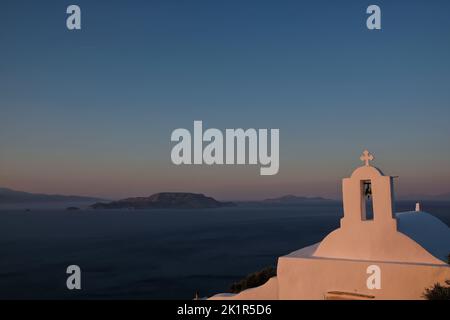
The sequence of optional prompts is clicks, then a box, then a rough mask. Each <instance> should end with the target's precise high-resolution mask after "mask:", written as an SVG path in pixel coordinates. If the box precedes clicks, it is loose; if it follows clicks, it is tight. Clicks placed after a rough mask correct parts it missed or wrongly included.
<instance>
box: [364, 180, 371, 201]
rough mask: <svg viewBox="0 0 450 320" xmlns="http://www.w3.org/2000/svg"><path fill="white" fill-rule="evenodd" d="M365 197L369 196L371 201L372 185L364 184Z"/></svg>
mask: <svg viewBox="0 0 450 320" xmlns="http://www.w3.org/2000/svg"><path fill="white" fill-rule="evenodd" d="M364 187H365V188H364V196H367V199H370V196H371V195H372V185H371V183H370V182H369V183H364Z"/></svg>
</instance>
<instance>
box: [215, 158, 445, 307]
mask: <svg viewBox="0 0 450 320" xmlns="http://www.w3.org/2000/svg"><path fill="white" fill-rule="evenodd" d="M361 160H362V161H363V162H364V165H363V166H361V167H359V168H357V169H356V170H355V171H354V172H353V173H352V175H351V176H350V178H345V179H343V181H342V187H343V204H344V217H343V218H342V219H341V224H340V228H338V229H336V230H334V231H333V232H331V233H330V234H328V235H327V236H326V237H325V238H324V239H323V240H322V241H321V242H319V243H316V244H314V245H312V246H309V247H306V248H303V249H300V250H297V251H294V252H292V253H290V254H288V255H286V256H282V257H280V258H279V259H278V266H277V276H276V277H273V278H271V279H270V280H269V281H268V282H266V283H265V284H264V285H262V286H260V287H256V288H252V289H248V290H245V291H242V292H241V293H239V294H227V293H223V294H217V295H215V296H213V297H211V298H210V299H256V300H258V299H271V300H272V299H273V300H275V299H330V300H331V299H333V300H342V299H358V300H360V299H368V300H370V299H423V293H424V290H425V288H428V287H430V286H432V285H434V284H435V283H437V282H439V283H441V284H444V283H445V280H448V279H450V266H449V265H448V264H447V259H448V255H449V253H450V229H449V228H448V227H447V225H446V224H444V223H443V222H441V221H440V220H439V219H437V218H435V217H434V216H432V215H430V214H428V213H426V212H423V211H421V210H420V206H419V205H417V206H416V210H415V211H410V212H400V213H395V210H394V190H393V180H394V177H392V176H386V175H384V174H383V173H382V172H381V171H380V170H379V169H377V168H375V167H373V166H371V165H370V161H372V160H373V156H372V155H371V154H370V153H369V152H368V151H364V153H363V155H362V156H361ZM367 190H370V193H371V196H372V203H373V217H372V216H369V215H367V214H366V213H367V212H366V200H365V197H366V194H367Z"/></svg>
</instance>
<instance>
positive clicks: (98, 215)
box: [0, 202, 450, 299]
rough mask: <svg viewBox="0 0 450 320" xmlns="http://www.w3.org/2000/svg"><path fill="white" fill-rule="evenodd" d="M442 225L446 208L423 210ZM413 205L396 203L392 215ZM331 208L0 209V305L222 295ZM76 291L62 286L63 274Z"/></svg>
mask: <svg viewBox="0 0 450 320" xmlns="http://www.w3.org/2000/svg"><path fill="white" fill-rule="evenodd" d="M422 207H423V209H424V210H425V211H428V212H430V213H432V214H434V215H435V216H437V217H438V218H440V219H441V220H443V221H444V222H445V223H447V224H448V225H449V224H450V203H423V205H422ZM413 208H414V204H413V203H405V202H403V203H400V204H399V205H398V209H399V211H404V210H411V209H413ZM341 215H342V209H341V205H340V204H338V203H331V204H321V205H313V206H311V205H309V206H296V207H284V208H239V207H237V208H223V209H212V210H209V209H204V210H144V211H79V212H68V211H55V210H47V211H45V210H38V211H31V212H24V211H0V299H17V298H27V299H28V298H34V299H48V298H58V299H71V298H89V299H92V298H94V299H95V298H98V299H104V298H114V299H115V298H118V299H164V298H165V299H175V298H181V299H184V298H186V299H191V298H193V297H194V295H195V292H196V291H198V292H199V293H200V295H201V296H209V295H212V294H214V293H219V292H225V291H227V290H228V288H229V287H230V285H231V284H232V283H233V282H234V281H237V280H239V279H241V278H242V277H244V276H245V275H247V274H248V273H251V272H254V271H257V270H260V269H262V268H264V267H266V266H269V265H276V261H277V257H279V256H280V255H284V254H287V253H289V252H291V251H294V250H297V249H299V248H302V247H304V246H307V245H310V244H313V243H316V242H318V241H320V240H321V239H322V238H323V237H324V236H326V235H327V234H328V233H329V232H330V231H332V230H333V229H335V228H337V227H338V226H339V219H340V218H341ZM71 264H76V265H79V266H80V267H81V269H82V290H81V291H69V290H67V289H66V286H65V283H66V277H67V275H66V273H65V272H66V268H67V266H68V265H71Z"/></svg>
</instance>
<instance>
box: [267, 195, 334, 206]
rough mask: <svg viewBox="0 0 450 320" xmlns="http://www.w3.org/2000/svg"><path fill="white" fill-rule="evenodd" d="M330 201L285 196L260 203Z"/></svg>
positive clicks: (320, 198)
mask: <svg viewBox="0 0 450 320" xmlns="http://www.w3.org/2000/svg"><path fill="white" fill-rule="evenodd" d="M322 201H332V200H330V199H325V198H322V197H298V196H294V195H291V194H290V195H286V196H282V197H279V198H273V199H265V200H263V201H262V202H263V203H266V204H301V203H305V202H322Z"/></svg>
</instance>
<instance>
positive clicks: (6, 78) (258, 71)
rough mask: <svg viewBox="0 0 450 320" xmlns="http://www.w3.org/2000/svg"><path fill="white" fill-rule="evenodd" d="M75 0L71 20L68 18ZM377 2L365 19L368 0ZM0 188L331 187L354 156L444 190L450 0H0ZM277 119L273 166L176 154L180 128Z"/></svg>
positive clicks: (449, 171) (449, 170)
mask: <svg viewBox="0 0 450 320" xmlns="http://www.w3.org/2000/svg"><path fill="white" fill-rule="evenodd" d="M70 4H77V5H79V6H80V8H81V17H82V18H81V19H82V20H81V23H82V29H81V30H77V31H69V30H68V29H67V28H66V18H67V16H68V15H67V14H66V8H67V6H68V5H70ZM371 4H377V5H378V6H380V8H381V19H382V20H381V23H382V29H381V30H372V31H371V30H368V29H367V27H366V19H367V17H368V15H367V14H366V8H367V7H368V6H369V5H371ZM0 6H1V10H0V186H2V187H9V188H13V189H17V190H24V191H29V192H42V193H59V194H81V195H90V196H99V197H105V198H110V199H116V198H122V197H128V196H145V195H150V194H152V193H155V192H160V191H186V192H201V193H205V194H207V195H211V196H214V197H216V198H218V199H223V200H239V199H262V198H267V197H275V196H280V195H284V194H296V195H305V196H325V197H339V195H340V188H341V179H342V178H344V177H347V176H349V175H350V174H351V172H352V170H353V169H354V168H355V167H357V166H359V165H361V162H360V161H359V156H360V154H361V152H362V151H363V150H364V149H366V148H367V149H369V150H370V151H371V152H372V153H373V154H374V155H375V161H374V165H376V166H378V167H380V168H381V169H382V170H383V171H384V172H385V173H387V174H392V175H398V176H399V179H398V181H397V190H398V193H399V194H401V195H407V194H441V193H448V192H450V165H449V164H450V148H449V137H450V126H449V120H450V59H449V57H450V19H449V14H450V2H449V1H446V0H442V1H439V0H435V1H425V0H423V1H399V0H396V1H364V0H342V1H331V0H329V1H324V0H315V1H313V0H310V1H283V0H281V1H261V0H259V1H256V0H255V1H253V0H244V1H243V0H241V1H236V0H227V1H224V0H215V1H210V0H209V1H208V0H195V1H169V0H164V1H137V0H134V1H125V0H123V1H111V0H110V1H82V0H76V1H62V0H55V1H23V0H15V1H2V3H1V5H0ZM194 120H202V121H203V126H204V127H205V128H218V129H221V130H225V129H226V128H244V129H246V128H268V129H270V128H278V129H279V130H280V170H279V173H278V174H277V175H273V176H261V175H260V174H259V169H260V166H259V165H246V166H242V165H241V166H219V165H215V166H206V165H202V166H198V165H197V166H175V165H174V164H172V162H171V160H170V152H171V149H172V147H173V145H174V143H172V142H171V141H170V136H171V133H172V131H173V130H174V129H176V128H186V129H189V130H190V131H192V130H193V121H194Z"/></svg>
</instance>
